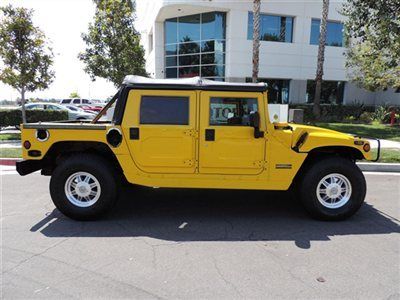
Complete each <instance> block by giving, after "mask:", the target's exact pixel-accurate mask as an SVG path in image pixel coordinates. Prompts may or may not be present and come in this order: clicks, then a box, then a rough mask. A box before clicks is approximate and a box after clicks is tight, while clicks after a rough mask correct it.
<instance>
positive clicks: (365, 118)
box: [359, 111, 374, 124]
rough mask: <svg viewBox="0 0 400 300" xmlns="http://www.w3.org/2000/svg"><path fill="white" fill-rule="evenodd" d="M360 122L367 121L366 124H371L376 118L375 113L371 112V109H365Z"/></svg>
mask: <svg viewBox="0 0 400 300" xmlns="http://www.w3.org/2000/svg"><path fill="white" fill-rule="evenodd" d="M359 120H360V122H362V123H365V124H371V123H372V121H373V120H374V113H372V112H369V111H364V112H363V113H362V114H361V116H360V118H359Z"/></svg>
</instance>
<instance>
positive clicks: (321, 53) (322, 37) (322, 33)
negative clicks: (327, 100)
mask: <svg viewBox="0 0 400 300" xmlns="http://www.w3.org/2000/svg"><path fill="white" fill-rule="evenodd" d="M328 12H329V0H323V2H322V19H321V24H320V27H319V45H318V60H317V74H316V76H315V94H314V106H313V114H314V117H315V119H317V120H318V119H319V118H320V117H321V106H320V102H321V85H322V76H323V75H324V60H325V41H326V22H327V19H328Z"/></svg>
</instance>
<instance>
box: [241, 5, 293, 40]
mask: <svg viewBox="0 0 400 300" xmlns="http://www.w3.org/2000/svg"><path fill="white" fill-rule="evenodd" d="M248 21H249V22H248V27H247V28H248V29H247V38H248V39H249V40H252V39H253V13H251V12H250V13H249V18H248ZM292 35H293V17H286V16H272V15H263V14H261V15H260V40H262V41H273V42H285V43H291V42H292Z"/></svg>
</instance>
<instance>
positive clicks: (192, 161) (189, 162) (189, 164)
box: [183, 159, 194, 167]
mask: <svg viewBox="0 0 400 300" xmlns="http://www.w3.org/2000/svg"><path fill="white" fill-rule="evenodd" d="M183 164H184V165H185V166H189V167H191V166H193V164H194V160H193V159H186V160H184V161H183Z"/></svg>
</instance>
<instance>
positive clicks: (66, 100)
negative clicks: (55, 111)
mask: <svg viewBox="0 0 400 300" xmlns="http://www.w3.org/2000/svg"><path fill="white" fill-rule="evenodd" d="M70 102H71V99H64V100H63V101H61V103H70Z"/></svg>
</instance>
